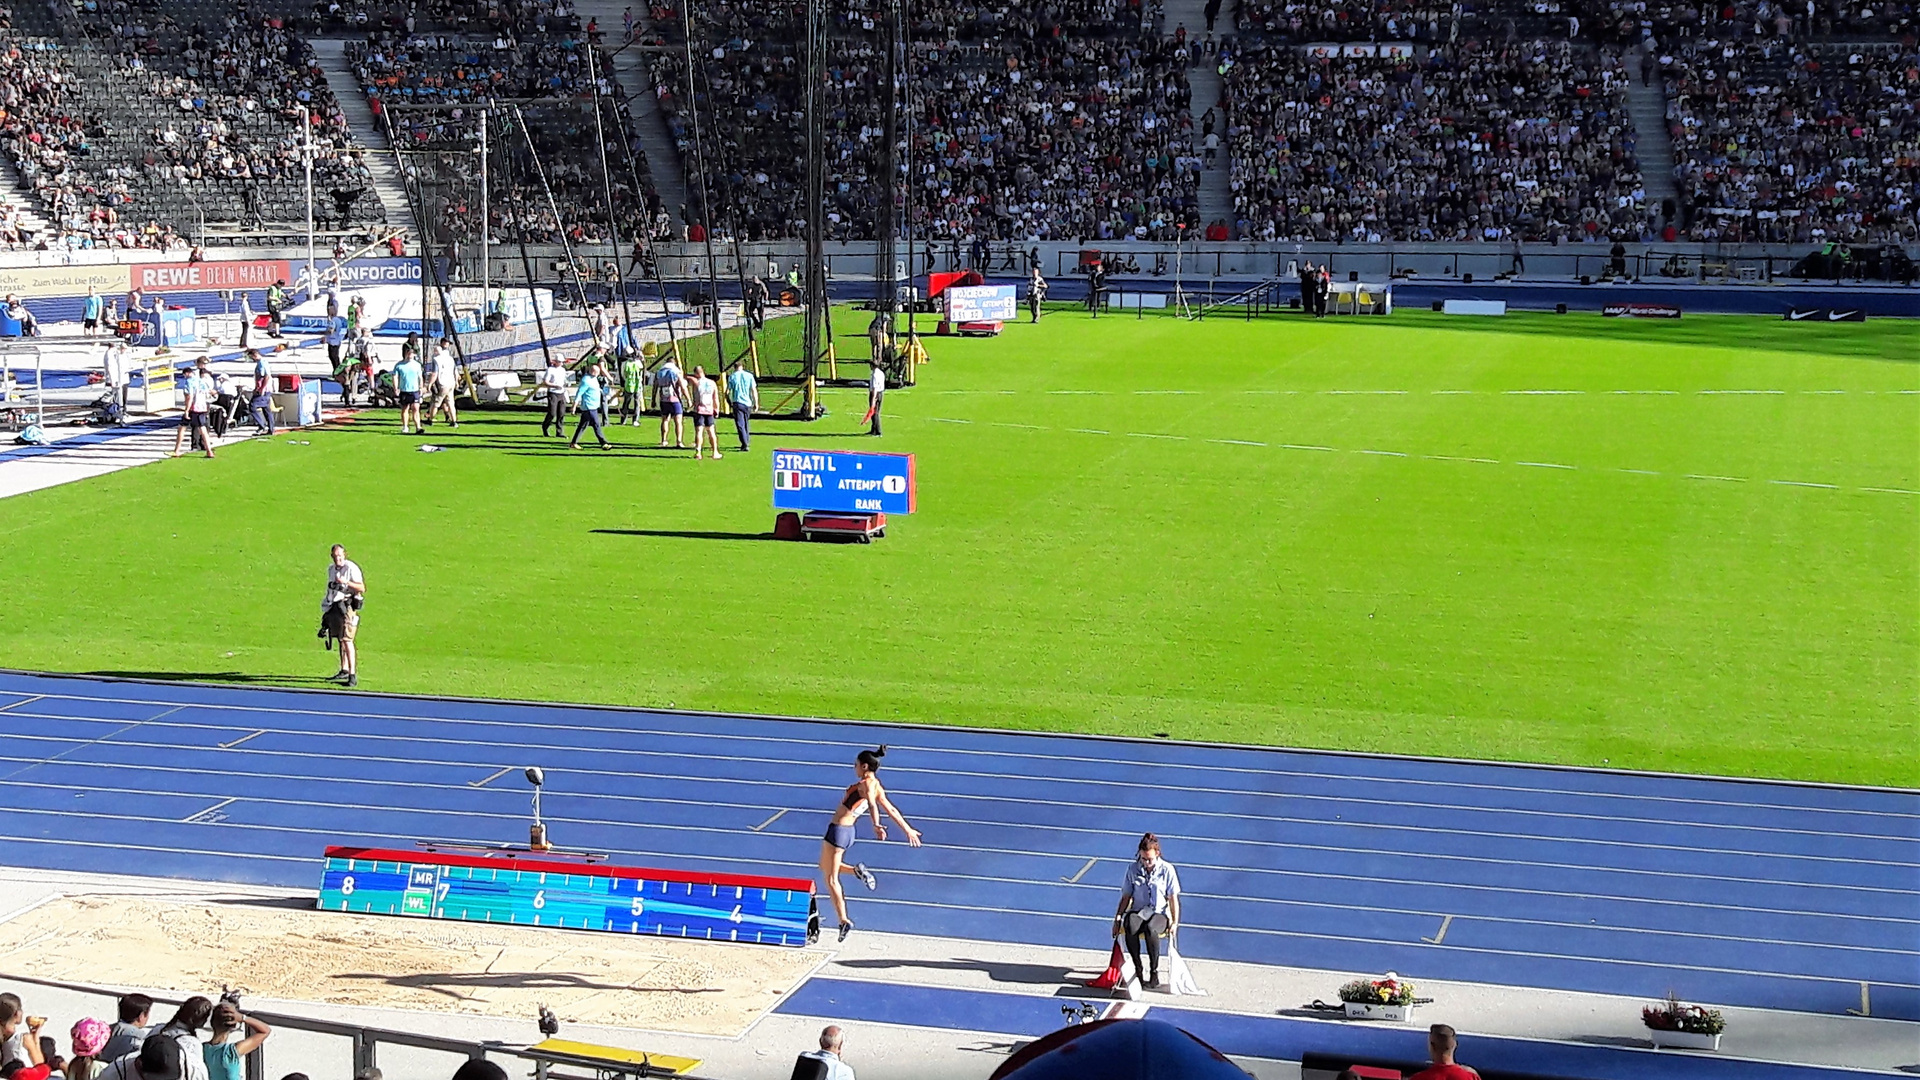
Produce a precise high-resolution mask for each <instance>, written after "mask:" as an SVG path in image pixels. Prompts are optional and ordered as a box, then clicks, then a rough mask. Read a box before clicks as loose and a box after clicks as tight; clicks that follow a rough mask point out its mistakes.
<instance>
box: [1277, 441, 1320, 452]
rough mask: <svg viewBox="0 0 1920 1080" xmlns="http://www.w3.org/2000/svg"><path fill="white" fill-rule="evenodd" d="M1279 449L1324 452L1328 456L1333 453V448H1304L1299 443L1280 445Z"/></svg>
mask: <svg viewBox="0 0 1920 1080" xmlns="http://www.w3.org/2000/svg"><path fill="white" fill-rule="evenodd" d="M1280 449H1282V450H1325V451H1326V452H1327V453H1329V454H1331V453H1333V447H1331V446H1305V445H1302V444H1300V443H1290V442H1283V443H1281V444H1280Z"/></svg>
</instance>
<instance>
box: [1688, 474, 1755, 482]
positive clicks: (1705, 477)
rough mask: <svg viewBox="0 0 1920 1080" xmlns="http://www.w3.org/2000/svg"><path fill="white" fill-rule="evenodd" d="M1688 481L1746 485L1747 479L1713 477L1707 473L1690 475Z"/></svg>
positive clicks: (1740, 477) (1739, 477) (1741, 477)
mask: <svg viewBox="0 0 1920 1080" xmlns="http://www.w3.org/2000/svg"><path fill="white" fill-rule="evenodd" d="M1687 479H1689V480H1724V481H1726V482H1727V483H1729V484H1744V483H1746V482H1747V478H1746V477H1744V476H1711V475H1708V474H1705V473H1688V474H1687Z"/></svg>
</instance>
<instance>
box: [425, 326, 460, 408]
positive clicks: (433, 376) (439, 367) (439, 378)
mask: <svg viewBox="0 0 1920 1080" xmlns="http://www.w3.org/2000/svg"><path fill="white" fill-rule="evenodd" d="M432 365H433V366H432V370H430V371H428V372H427V388H428V390H429V392H430V393H431V394H432V395H433V396H432V397H430V398H429V399H428V400H429V401H431V402H433V404H431V405H429V406H427V423H429V424H431V423H433V418H434V417H436V416H438V415H440V410H442V409H445V410H446V411H447V423H449V424H452V425H453V426H454V427H459V426H460V417H459V415H458V414H457V413H456V412H455V411H454V408H453V392H454V390H455V389H457V388H458V387H459V385H460V362H459V361H458V360H457V359H455V358H454V355H453V346H452V345H451V344H449V343H448V341H447V339H446V338H441V339H440V344H439V345H438V346H436V347H435V348H434V350H433V360H432Z"/></svg>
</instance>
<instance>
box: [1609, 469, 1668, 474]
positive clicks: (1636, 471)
mask: <svg viewBox="0 0 1920 1080" xmlns="http://www.w3.org/2000/svg"><path fill="white" fill-rule="evenodd" d="M1613 471H1614V472H1624V473H1632V474H1633V475H1635V476H1659V475H1660V474H1659V473H1657V472H1654V471H1653V470H1652V469H1615V470H1613Z"/></svg>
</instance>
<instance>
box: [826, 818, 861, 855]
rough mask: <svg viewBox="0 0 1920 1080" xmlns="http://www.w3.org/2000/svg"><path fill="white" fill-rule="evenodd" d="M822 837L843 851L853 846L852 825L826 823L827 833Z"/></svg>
mask: <svg viewBox="0 0 1920 1080" xmlns="http://www.w3.org/2000/svg"><path fill="white" fill-rule="evenodd" d="M822 839H824V840H826V842H827V843H829V844H832V845H833V846H834V847H837V848H839V849H840V850H841V851H845V850H847V849H848V848H850V847H852V846H853V826H851V825H834V824H828V826H827V835H826V836H825V837H823V838H822Z"/></svg>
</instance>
